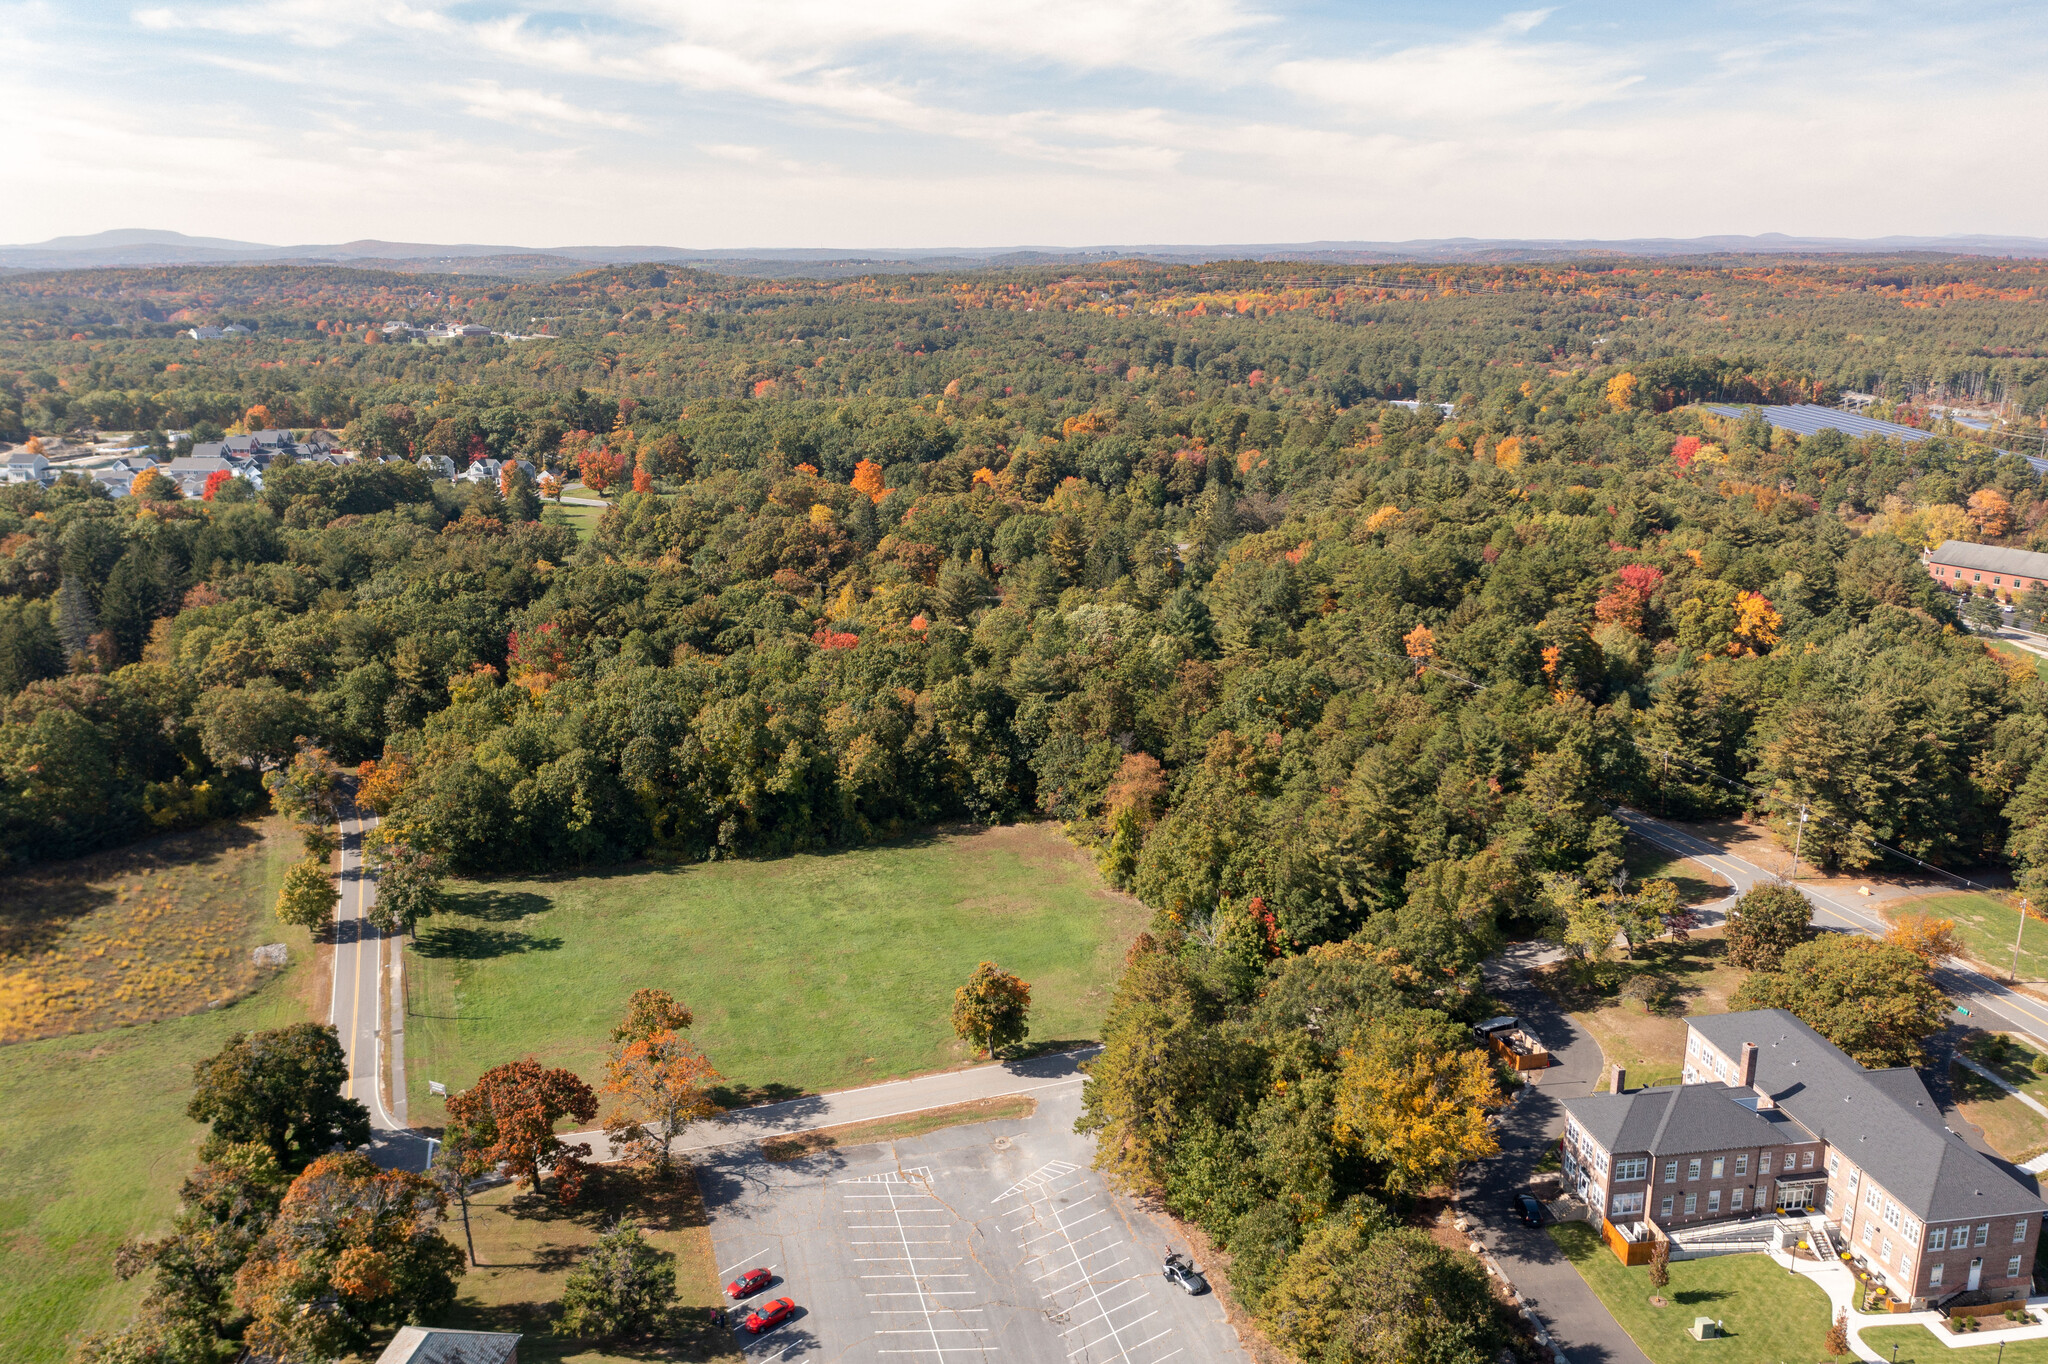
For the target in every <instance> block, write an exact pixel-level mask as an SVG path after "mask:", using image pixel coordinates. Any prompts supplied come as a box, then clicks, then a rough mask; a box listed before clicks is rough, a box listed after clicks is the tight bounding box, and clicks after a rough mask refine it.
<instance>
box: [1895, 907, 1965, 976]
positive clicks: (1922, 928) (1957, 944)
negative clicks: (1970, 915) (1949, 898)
mask: <svg viewBox="0 0 2048 1364" xmlns="http://www.w3.org/2000/svg"><path fill="white" fill-rule="evenodd" d="M1884 940H1885V941H1886V942H1888V943H1890V944H1892V945H1893V946H1894V947H1903V948H1905V949H1906V950H1907V951H1908V952H1911V953H1912V954H1913V955H1914V956H1916V957H1918V958H1920V960H1922V961H1924V962H1926V963H1927V965H1928V966H1929V967H1930V968H1931V967H1934V966H1937V965H1939V964H1940V963H1941V961H1942V959H1943V958H1946V957H1953V956H1959V955H1960V954H1961V953H1962V950H1963V944H1962V940H1961V939H1960V938H1958V937H1957V936H1956V921H1955V920H1954V919H1937V918H1935V917H1934V916H1933V915H1931V914H1918V913H1911V912H1908V913H1905V914H1901V915H1899V916H1897V917H1896V918H1894V919H1893V920H1892V926H1891V927H1890V928H1889V929H1887V930H1886V931H1885V935H1884Z"/></svg>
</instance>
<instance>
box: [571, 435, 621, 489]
mask: <svg viewBox="0 0 2048 1364" xmlns="http://www.w3.org/2000/svg"><path fill="white" fill-rule="evenodd" d="M576 467H577V468H578V469H579V470H581V471H582V474H583V486H584V487H586V488H588V489H590V490H591V491H592V492H594V493H602V492H603V491H604V490H605V489H606V488H609V487H611V486H612V484H614V483H616V482H617V481H618V478H619V475H620V473H622V472H623V471H624V470H625V467H626V461H625V460H624V458H622V457H621V456H620V455H618V454H616V453H614V452H613V451H612V450H610V449H608V448H607V447H605V446H602V445H597V446H592V447H591V448H590V449H587V450H585V451H584V452H583V453H582V454H581V455H580V456H578V457H577V462H576Z"/></svg>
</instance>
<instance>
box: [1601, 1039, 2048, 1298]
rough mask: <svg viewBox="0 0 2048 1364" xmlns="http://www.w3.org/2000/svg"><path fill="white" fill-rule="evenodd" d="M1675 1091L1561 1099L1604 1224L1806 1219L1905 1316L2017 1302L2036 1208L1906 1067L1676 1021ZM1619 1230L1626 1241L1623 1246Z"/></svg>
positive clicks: (2027, 1271)
mask: <svg viewBox="0 0 2048 1364" xmlns="http://www.w3.org/2000/svg"><path fill="white" fill-rule="evenodd" d="M1685 1057H1686V1059H1685V1067H1684V1071H1683V1077H1682V1082H1681V1083H1680V1084H1677V1085H1657V1086H1652V1087H1649V1088H1645V1089H1638V1090H1633V1091H1631V1090H1629V1089H1627V1087H1626V1076H1625V1074H1624V1073H1622V1072H1621V1071H1620V1070H1619V1068H1618V1067H1617V1068H1616V1072H1615V1075H1614V1084H1613V1086H1612V1090H1613V1092H1611V1093H1607V1094H1595V1095H1590V1096H1588V1097H1586V1098H1582V1099H1570V1100H1567V1101H1566V1102H1565V1105H1564V1107H1565V1138H1564V1145H1563V1155H1564V1169H1565V1180H1566V1183H1567V1185H1568V1186H1569V1187H1570V1188H1572V1189H1573V1190H1574V1191H1575V1192H1577V1193H1578V1194H1579V1196H1580V1197H1582V1198H1583V1199H1585V1200H1586V1202H1587V1204H1588V1206H1589V1207H1592V1208H1597V1209H1599V1210H1600V1213H1601V1215H1602V1216H1603V1217H1604V1218H1605V1219H1606V1220H1607V1221H1609V1222H1612V1223H1615V1224H1616V1225H1617V1226H1620V1227H1624V1228H1627V1227H1629V1226H1631V1225H1632V1224H1648V1225H1649V1226H1652V1227H1655V1228H1658V1229H1662V1230H1667V1231H1668V1230H1672V1229H1683V1228H1685V1227H1688V1226H1691V1225H1695V1224H1698V1223H1704V1222H1712V1221H1716V1220H1726V1219H1729V1218H1735V1217H1748V1216H1754V1215H1756V1214H1757V1213H1758V1212H1760V1211H1761V1212H1770V1211H1781V1212H1788V1213H1793V1214H1797V1215H1807V1214H1809V1213H1810V1214H1812V1215H1816V1216H1819V1217H1821V1218H1822V1219H1823V1220H1824V1221H1826V1222H1827V1224H1828V1227H1829V1229H1830V1232H1831V1233H1832V1234H1833V1235H1834V1236H1836V1237H1837V1238H1839V1240H1840V1242H1841V1244H1842V1245H1843V1247H1845V1248H1846V1249H1847V1250H1848V1251H1849V1252H1850V1253H1851V1254H1852V1255H1853V1256H1855V1257H1856V1258H1857V1259H1858V1260H1859V1261H1860V1263H1861V1265H1862V1267H1863V1270H1864V1272H1866V1273H1868V1274H1869V1275H1870V1277H1871V1279H1872V1281H1873V1282H1876V1283H1880V1284H1883V1285H1885V1286H1886V1287H1888V1288H1889V1289H1891V1291H1892V1293H1893V1294H1894V1295H1895V1296H1896V1297H1898V1298H1900V1299H1901V1300H1905V1301H1909V1302H1911V1303H1912V1304H1913V1305H1914V1306H1915V1307H1920V1306H1924V1305H1925V1304H1926V1303H1928V1302H1930V1301H1932V1300H1935V1299H1939V1298H1944V1297H1947V1296H1951V1295H1954V1294H1957V1293H1962V1292H1969V1291H1983V1292H1987V1293H1991V1294H2010V1295H2012V1296H2014V1297H2023V1296H2026V1295H2027V1293H2028V1292H2029V1291H2030V1285H2031V1284H2032V1281H2033V1272H2034V1256H2035V1252H2036V1251H2037V1249H2038V1248H2039V1245H2040V1239H2041V1223H2042V1218H2043V1215H2044V1213H2048V1204H2044V1203H2043V1202H2042V1201H2041V1199H2040V1198H2039V1197H2038V1196H2037V1195H2035V1194H2034V1193H2033V1191H2032V1190H2030V1189H2028V1188H2027V1187H2026V1186H2025V1185H2024V1184H2021V1183H2020V1182H2019V1181H2018V1180H2017V1179H2015V1178H2014V1177H2013V1176H2012V1175H2010V1174H2008V1173H2007V1172H2006V1171H2005V1170H2004V1169H2002V1168H2001V1167H2000V1166H1998V1165H1997V1164H1995V1163H1993V1162H1992V1161H1991V1160H1990V1159H1988V1158H1987V1157H1985V1156H1984V1155H1982V1154H1981V1153H1979V1152H1978V1151H1976V1150H1975V1149H1973V1148H1972V1147H1971V1146H1970V1145H1969V1143H1968V1142H1966V1141H1964V1140H1963V1139H1962V1138H1961V1137H1959V1136H1957V1135H1956V1134H1955V1133H1953V1132H1951V1131H1949V1130H1948V1128H1947V1127H1946V1126H1944V1124H1943V1123H1942V1119H1941V1110H1940V1108H1939V1107H1938V1106H1937V1105H1936V1104H1935V1102H1934V1100H1933V1099H1932V1098H1931V1097H1930V1096H1929V1095H1928V1093H1927V1088H1926V1086H1925V1084H1923V1083H1922V1082H1921V1079H1920V1076H1919V1073H1918V1072H1917V1071H1915V1070H1913V1069H1912V1068H1911V1067H1909V1066H1900V1067H1897V1068H1894V1069H1889V1070H1867V1069H1865V1068H1864V1067H1863V1066H1861V1065H1859V1064H1857V1062H1856V1061H1855V1060H1853V1059H1852V1058H1851V1057H1850V1056H1849V1055H1848V1054H1847V1053H1845V1052H1843V1051H1842V1050H1841V1049H1840V1048H1839V1047H1837V1046H1835V1045H1834V1044H1833V1043H1832V1042H1829V1041H1828V1040H1827V1039H1826V1038H1824V1037H1822V1036H1821V1035H1820V1034H1819V1033H1817V1032H1815V1031H1814V1030H1813V1029H1812V1028H1809V1027H1808V1026H1807V1025H1806V1024H1804V1023H1802V1022H1800V1021H1799V1020H1798V1019H1797V1018H1794V1017H1793V1016H1792V1015H1791V1014H1789V1013H1787V1012H1785V1011H1784V1010H1782V1009H1758V1010H1752V1011H1749V1012H1744V1013H1733V1014H1719V1015H1706V1016H1697V1017H1693V1018H1690V1019H1688V1020H1687V1032H1686V1053H1685ZM1625 1234H1626V1233H1625Z"/></svg>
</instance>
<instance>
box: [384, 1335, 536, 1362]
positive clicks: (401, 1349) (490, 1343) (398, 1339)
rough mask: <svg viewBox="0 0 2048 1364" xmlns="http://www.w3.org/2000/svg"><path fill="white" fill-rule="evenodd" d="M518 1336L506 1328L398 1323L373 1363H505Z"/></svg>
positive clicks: (515, 1344) (511, 1354)
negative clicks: (445, 1328)
mask: <svg viewBox="0 0 2048 1364" xmlns="http://www.w3.org/2000/svg"><path fill="white" fill-rule="evenodd" d="M519 1340H520V1338H519V1336H518V1335H516V1334H513V1333H511V1332H506V1331H443V1330H440V1329H438V1328H436V1327H428V1326H402V1327H400V1328H399V1330H398V1334H397V1335H395V1336H393V1337H392V1338H391V1343H390V1344H389V1345H387V1346H385V1347H384V1353H383V1354H381V1355H378V1356H377V1364H505V1361H507V1360H509V1359H511V1358H512V1357H513V1352H514V1351H515V1350H517V1349H518V1348H519Z"/></svg>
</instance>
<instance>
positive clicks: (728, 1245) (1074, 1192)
mask: <svg viewBox="0 0 2048 1364" xmlns="http://www.w3.org/2000/svg"><path fill="white" fill-rule="evenodd" d="M1079 1095H1080V1086H1079V1084H1078V1083H1076V1084H1074V1085H1072V1086H1070V1087H1062V1088H1059V1089H1054V1090H1048V1091H1045V1092H1043V1093H1041V1094H1040V1096H1039V1098H1040V1108H1039V1111H1038V1113H1037V1114H1036V1115H1035V1116H1034V1117H1031V1118H1028V1119H1022V1120H1015V1121H1002V1122H992V1123H981V1124H977V1125H974V1126H970V1127H958V1128H951V1129H948V1130H946V1131H942V1132H935V1133H932V1134H930V1135H928V1136H923V1137H917V1138H911V1139H907V1140H902V1141H897V1142H891V1143H887V1144H884V1145H880V1146H869V1147H861V1148H855V1149H850V1150H845V1151H828V1152H824V1153H821V1154H819V1155H815V1156H810V1157H806V1158H804V1159H802V1160H796V1161H790V1162H786V1163H775V1162H769V1161H767V1160H764V1159H763V1158H762V1157H761V1155H760V1153H759V1151H758V1150H757V1149H754V1148H747V1149H746V1150H744V1151H731V1152H726V1153H722V1154H720V1155H715V1156H712V1157H710V1158H708V1160H707V1163H706V1164H705V1165H704V1166H702V1167H700V1170H699V1179H700V1182H701V1183H702V1185H703V1188H704V1195H705V1201H706V1204H707V1207H708V1208H709V1210H710V1212H711V1218H712V1224H711V1229H712V1239H713V1243H714V1244H715V1246H716V1247H717V1250H718V1258H719V1266H720V1270H721V1277H722V1278H726V1279H729V1278H731V1277H733V1276H734V1275H736V1274H738V1273H739V1272H741V1271H743V1270H746V1269H749V1268H752V1267H754V1266H756V1265H762V1266H767V1267H769V1268H772V1269H773V1270H774V1272H775V1274H776V1282H775V1283H774V1284H773V1285H772V1286H771V1287H770V1288H768V1289H767V1290H766V1291H765V1292H763V1293H761V1294H759V1295H758V1298H760V1299H763V1300H772V1299H774V1298H779V1297H785V1296H786V1297H790V1298H793V1299H794V1300H795V1301H796V1303H797V1306H798V1311H797V1313H796V1315H795V1316H794V1317H793V1318H792V1319H791V1320H790V1321H789V1322H787V1323H785V1324H784V1325H783V1326H781V1327H780V1328H778V1329H776V1330H775V1331H773V1332H769V1333H766V1334H764V1335H763V1336H762V1337H761V1338H760V1339H758V1340H755V1339H751V1338H749V1337H746V1336H745V1335H744V1334H742V1335H741V1336H740V1340H741V1342H742V1348H743V1349H744V1351H745V1353H746V1354H747V1356H748V1358H749V1359H750V1360H753V1361H755V1364H779V1362H780V1361H784V1360H795V1359H805V1360H832V1361H838V1360H875V1361H880V1362H881V1364H919V1362H920V1361H921V1362H922V1364H950V1362H951V1361H961V1360H966V1359H971V1358H986V1359H989V1360H991V1361H995V1364H1165V1361H1167V1360H1178V1359H1203V1360H1209V1359H1231V1360H1237V1359H1244V1358H1246V1356H1245V1354H1244V1352H1243V1351H1242V1349H1241V1348H1240V1347H1239V1345H1238V1343H1237V1338H1236V1335H1235V1334H1234V1333H1233V1332H1232V1331H1231V1329H1230V1327H1229V1326H1228V1325H1227V1324H1226V1323H1225V1322H1224V1318H1223V1310H1222V1306H1221V1304H1220V1303H1219V1302H1218V1301H1217V1300H1216V1298H1215V1297H1214V1296H1213V1295H1211V1296H1205V1297H1201V1298H1190V1297H1188V1296H1187V1295H1186V1294H1184V1293H1182V1292H1181V1291H1180V1290H1179V1289H1177V1288H1175V1287H1174V1286H1172V1285H1171V1284H1169V1283H1167V1282H1166V1281H1165V1280H1164V1279H1163V1278H1161V1277H1160V1272H1159V1271H1160V1262H1161V1259H1162V1258H1163V1256H1164V1254H1165V1251H1166V1248H1167V1244H1168V1242H1167V1236H1168V1233H1167V1231H1166V1229H1165V1228H1163V1227H1162V1226H1160V1225H1159V1224H1157V1223H1155V1222H1154V1221H1153V1220H1152V1219H1151V1218H1149V1217H1148V1216H1146V1215H1145V1214H1144V1213H1143V1212H1142V1211H1141V1210H1139V1209H1137V1208H1135V1207H1134V1206H1133V1205H1131V1204H1130V1203H1129V1202H1128V1200H1125V1199H1122V1198H1118V1197H1116V1196H1114V1195H1113V1194H1111V1193H1110V1192H1109V1190H1108V1189H1107V1188H1105V1187H1104V1185H1103V1183H1102V1180H1101V1178H1100V1177H1099V1176H1098V1175H1096V1174H1095V1173H1094V1172H1093V1171H1092V1170H1090V1169H1089V1168H1088V1161H1089V1159H1090V1157H1091V1152H1090V1150H1089V1145H1088V1143H1087V1142H1086V1141H1085V1140H1083V1139H1082V1138H1079V1137H1077V1136H1075V1135H1074V1132H1073V1120H1074V1116H1075V1114H1076V1113H1077V1112H1078V1109H1079ZM1180 1248H1184V1247H1180Z"/></svg>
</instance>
